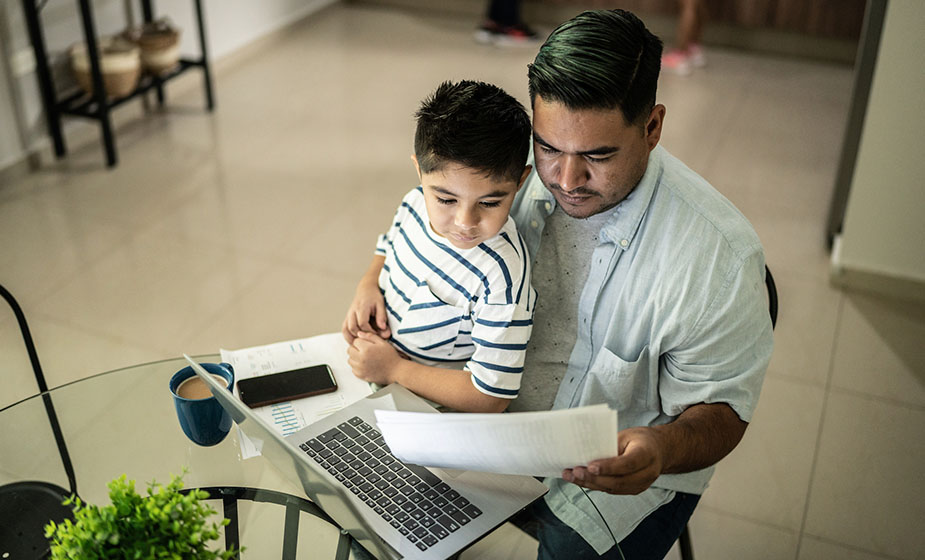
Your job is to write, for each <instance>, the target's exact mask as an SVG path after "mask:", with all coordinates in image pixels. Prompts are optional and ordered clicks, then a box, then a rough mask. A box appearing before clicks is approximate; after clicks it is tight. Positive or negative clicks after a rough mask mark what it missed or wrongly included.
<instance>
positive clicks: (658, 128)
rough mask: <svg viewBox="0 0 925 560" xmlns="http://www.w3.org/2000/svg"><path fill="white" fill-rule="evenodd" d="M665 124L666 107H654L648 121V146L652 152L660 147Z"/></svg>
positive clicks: (660, 105) (659, 105)
mask: <svg viewBox="0 0 925 560" xmlns="http://www.w3.org/2000/svg"><path fill="white" fill-rule="evenodd" d="M664 122H665V106H664V105H662V104H658V105H656V106H655V107H652V111H651V112H650V113H649V119H648V120H647V121H646V144H647V145H648V146H649V151H650V152H651V151H652V150H653V149H654V148H655V146H657V145H658V141H659V139H660V138H661V137H662V124H663V123H664Z"/></svg>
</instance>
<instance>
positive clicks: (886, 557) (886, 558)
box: [807, 534, 904, 560]
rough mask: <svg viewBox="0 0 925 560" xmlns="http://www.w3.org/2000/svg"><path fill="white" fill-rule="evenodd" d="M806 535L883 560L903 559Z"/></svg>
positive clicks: (809, 536)
mask: <svg viewBox="0 0 925 560" xmlns="http://www.w3.org/2000/svg"><path fill="white" fill-rule="evenodd" d="M807 537H808V538H810V539H813V540H815V541H819V542H823V543H826V544H830V545H833V546H837V547H839V548H846V549H848V550H853V551H855V552H861V553H863V554H865V555H868V556H876V557H877V558H882V559H883V560H904V559H903V558H902V557H900V556H891V555H889V554H883V553H882V552H875V551H873V550H867V549H866V548H861V547H859V546H852V545H849V544H845V543H843V542H839V541H836V540H834V539H828V538H825V537H820V536H818V535H813V534H809V535H807Z"/></svg>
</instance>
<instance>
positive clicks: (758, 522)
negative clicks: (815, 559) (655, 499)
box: [697, 505, 799, 536]
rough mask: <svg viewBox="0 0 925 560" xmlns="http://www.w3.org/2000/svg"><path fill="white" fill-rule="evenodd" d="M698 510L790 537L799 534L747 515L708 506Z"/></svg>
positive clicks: (789, 528) (791, 529)
mask: <svg viewBox="0 0 925 560" xmlns="http://www.w3.org/2000/svg"><path fill="white" fill-rule="evenodd" d="M700 510H703V511H708V512H711V513H714V514H716V515H721V516H723V517H730V518H733V519H736V520H739V521H745V522H747V523H751V524H753V525H758V526H760V527H764V528H766V529H774V530H777V531H780V532H782V533H788V534H791V535H793V536H797V535H798V533H799V530H797V529H793V528H791V527H785V526H783V525H778V524H776V523H769V522H768V521H763V520H761V519H757V518H755V517H749V516H747V515H742V514H740V513H736V512H733V511H729V510H726V509H723V508H720V507H716V506H708V505H703V506H697V511H700Z"/></svg>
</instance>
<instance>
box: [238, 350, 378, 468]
mask: <svg viewBox="0 0 925 560" xmlns="http://www.w3.org/2000/svg"><path fill="white" fill-rule="evenodd" d="M221 356H222V361H223V362H227V363H229V364H231V365H232V366H233V367H234V374H235V380H236V382H235V395H237V396H239V395H238V388H237V381H240V380H241V379H247V378H249V377H256V376H258V375H267V374H269V373H278V372H281V371H288V370H290V369H297V368H303V367H308V366H314V365H319V364H327V365H329V366H331V371H332V372H333V373H334V379H335V380H336V381H337V390H336V391H334V392H333V393H326V394H324V395H315V396H313V397H305V398H303V399H297V400H294V401H288V402H282V403H277V404H271V405H267V406H262V407H259V408H255V409H254V412H256V413H257V415H258V416H260V417H261V418H262V419H263V420H265V421H266V422H267V423H268V424H270V425H271V426H273V427H274V428H276V429H277V431H279V433H280V434H282V435H284V436H287V435H289V434H291V433H293V432H295V431H297V430H300V429H301V428H304V427H305V426H307V425H308V424H311V423H312V422H314V421H316V420H318V419H320V418H323V417H325V416H327V415H328V414H331V413H332V412H334V411H337V410H340V409H341V408H343V407H345V406H347V405H348V404H351V403H353V402H356V401H358V400H360V399H362V398H363V397H366V396H367V395H369V394H370V393H372V389H370V387H369V384H368V383H367V382H365V381H363V380H361V379H359V378H357V377H356V376H355V375H353V371H352V370H351V369H350V365H349V364H348V363H347V342H346V341H345V340H344V337H343V336H342V335H341V334H340V333H330V334H322V335H318V336H313V337H310V338H303V339H300V340H290V341H286V342H276V343H273V344H267V345H264V346H254V347H251V348H243V349H241V350H224V349H223V350H221ZM238 440H239V441H240V442H241V455H242V457H243V458H244V459H247V458H250V457H256V456H257V455H260V446H259V445H257V444H255V442H252V441H251V440H250V439H248V438H247V436H245V435H244V433H243V432H241V430H238Z"/></svg>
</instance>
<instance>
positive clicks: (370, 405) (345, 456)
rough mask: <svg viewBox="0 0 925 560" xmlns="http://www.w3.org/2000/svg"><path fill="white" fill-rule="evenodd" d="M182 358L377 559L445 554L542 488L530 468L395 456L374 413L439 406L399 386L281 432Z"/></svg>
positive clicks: (270, 456) (277, 463)
mask: <svg viewBox="0 0 925 560" xmlns="http://www.w3.org/2000/svg"><path fill="white" fill-rule="evenodd" d="M183 356H184V357H185V358H186V359H187V361H189V363H190V365H191V366H192V367H193V370H194V371H195V372H196V374H197V375H198V376H199V377H200V378H201V379H202V380H203V381H204V382H205V383H207V384H208V385H209V387H210V388H211V390H212V394H213V395H214V396H215V397H216V399H217V400H218V402H219V403H220V404H221V406H222V407H223V408H224V409H225V410H227V411H228V412H229V413H230V414H231V417H232V418H233V419H234V421H235V423H237V424H238V426H239V427H240V429H241V430H242V431H243V432H244V434H245V435H246V436H247V437H248V438H249V439H251V440H252V441H253V442H254V443H255V444H256V445H258V447H260V448H261V454H262V455H263V456H264V457H266V458H267V460H269V461H270V463H271V464H272V465H273V466H274V467H276V468H277V469H278V470H279V471H280V472H281V473H282V474H283V476H285V477H286V478H288V479H289V480H291V481H292V482H293V483H294V484H298V485H301V486H302V488H303V489H304V491H305V494H306V495H307V496H308V497H309V498H310V499H311V500H312V501H313V502H315V503H316V504H317V505H318V506H319V507H320V508H321V509H322V510H324V512H325V513H327V514H328V515H329V516H331V518H332V519H334V521H336V522H337V524H338V525H339V526H340V527H341V528H342V529H344V530H346V531H347V532H349V533H350V535H351V536H352V537H353V538H354V539H355V540H356V541H357V542H358V543H359V544H360V545H361V546H363V548H365V549H366V550H367V551H368V552H370V553H371V554H372V555H374V556H375V557H376V558H379V559H380V560H386V559H389V560H391V559H400V558H409V559H420V560H431V559H436V558H449V557H451V556H453V555H455V554H457V553H459V552H461V551H462V550H464V549H466V548H467V547H469V546H471V545H472V544H474V543H475V542H476V541H478V540H479V539H480V538H482V537H484V536H485V535H487V534H488V533H490V532H491V531H493V530H494V529H496V528H497V527H499V526H500V525H502V524H503V523H504V522H506V521H507V520H508V519H510V518H511V517H512V516H513V515H514V514H516V513H517V512H519V511H521V510H522V509H524V508H525V507H527V506H528V505H530V504H531V503H533V502H534V501H536V500H537V499H539V498H541V497H542V496H543V495H544V494H546V492H547V490H548V489H547V488H546V486H545V485H543V484H542V483H540V482H539V481H538V480H537V479H535V478H534V477H532V476H520V475H501V474H493V473H483V472H475V471H458V470H451V469H439V468H425V467H422V466H418V465H410V464H405V463H402V462H401V461H399V460H398V459H396V458H395V457H394V456H393V455H392V454H391V451H390V450H389V448H388V445H386V444H385V441H384V440H383V438H382V435H381V434H380V433H379V431H378V430H377V429H376V417H375V413H374V411H375V410H377V409H378V410H403V411H412V412H433V413H438V412H437V410H436V409H434V408H433V407H432V406H431V405H430V404H428V403H427V402H426V401H425V400H424V399H422V398H420V397H418V396H417V395H415V394H414V393H412V392H411V391H409V390H407V389H405V388H404V387H402V386H400V385H397V384H393V385H389V386H388V387H385V388H383V389H380V390H379V391H377V392H375V393H373V394H371V395H369V396H368V397H366V398H364V399H361V400H359V401H357V402H355V403H353V404H351V405H348V406H346V407H344V408H342V409H340V410H339V411H337V412H334V413H332V414H331V415H329V416H327V417H325V418H323V419H321V420H318V421H316V422H314V423H312V424H310V425H308V426H306V427H304V428H302V429H301V430H299V431H297V432H295V433H293V434H290V435H288V436H285V437H284V436H282V435H280V434H279V433H278V432H276V430H274V429H273V427H271V426H270V425H268V424H267V423H266V422H265V421H264V420H262V419H261V418H260V417H259V416H257V415H256V414H254V412H253V411H251V409H250V408H248V407H247V406H246V405H244V403H242V402H241V401H240V400H238V399H237V398H236V397H235V396H234V394H233V393H231V392H229V391H228V390H227V389H226V388H225V387H224V386H223V385H222V384H221V383H218V382H217V381H216V380H215V379H214V378H213V377H212V376H211V375H208V373H207V372H206V371H205V369H203V368H202V367H201V366H200V365H199V364H198V363H197V362H195V361H194V360H193V359H191V358H190V357H189V356H187V355H186V354H184V355H183ZM421 445H427V442H426V441H425V442H421Z"/></svg>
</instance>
